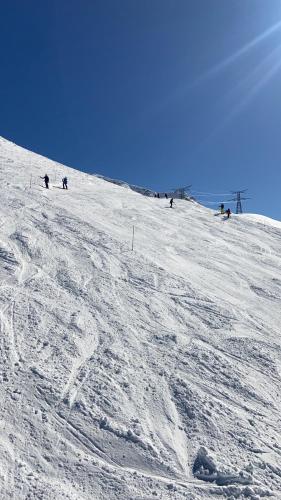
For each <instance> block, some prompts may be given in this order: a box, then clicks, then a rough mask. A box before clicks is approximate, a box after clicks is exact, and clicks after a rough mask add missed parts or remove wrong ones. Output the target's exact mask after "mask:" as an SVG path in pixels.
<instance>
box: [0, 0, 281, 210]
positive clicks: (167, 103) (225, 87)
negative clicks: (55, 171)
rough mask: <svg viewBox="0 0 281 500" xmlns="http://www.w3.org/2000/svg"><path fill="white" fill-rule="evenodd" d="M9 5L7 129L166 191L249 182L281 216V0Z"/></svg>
mask: <svg viewBox="0 0 281 500" xmlns="http://www.w3.org/2000/svg"><path fill="white" fill-rule="evenodd" d="M0 6H1V21H0V42H1V78H0V90H1V129H0V135H2V136H4V137H6V138H7V139H10V140H12V141H14V142H16V143H18V144H20V145H22V146H25V147H27V148H29V149H31V150H33V151H36V152H39V153H41V154H43V155H46V156H48V157H50V158H53V159H56V160H58V161H60V162H62V163H65V164H68V165H70V166H73V167H75V168H78V169H81V170H84V171H87V172H97V173H100V174H103V175H106V176H109V177H114V178H119V179H123V180H126V181H128V182H131V183H134V184H138V185H143V186H145V187H151V188H152V189H154V190H157V191H165V190H168V189H169V188H171V187H175V186H180V185H186V184H192V186H193V190H194V191H199V192H203V193H218V194H219V193H227V192H228V191H229V190H236V189H244V188H248V196H250V197H251V200H249V201H248V202H247V203H246V204H245V209H246V210H247V211H252V212H258V213H263V214H266V215H269V216H272V217H275V218H278V219H279V218H281V217H280V206H281V199H280V186H281V169H280V165H281V1H280V0H79V1H77V0H48V1H46V2H40V1H38V0H26V1H22V0H9V2H7V1H4V0H3V1H1V0H0ZM222 198H225V199H227V198H228V197H225V196H221V195H220V194H219V195H218V196H212V195H210V196H209V195H207V196H205V197H202V199H205V200H206V201H207V202H211V201H214V202H216V201H220V200H221V199H222Z"/></svg>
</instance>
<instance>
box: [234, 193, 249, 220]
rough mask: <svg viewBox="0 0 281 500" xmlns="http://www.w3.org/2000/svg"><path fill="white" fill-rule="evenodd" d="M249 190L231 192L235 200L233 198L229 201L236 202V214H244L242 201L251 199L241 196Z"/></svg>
mask: <svg viewBox="0 0 281 500" xmlns="http://www.w3.org/2000/svg"><path fill="white" fill-rule="evenodd" d="M246 191H247V189H241V190H240V191H231V193H232V194H235V198H231V200H229V201H236V213H237V214H242V213H243V210H242V203H241V201H242V200H249V199H250V198H245V196H241V194H243V193H245V192H246Z"/></svg>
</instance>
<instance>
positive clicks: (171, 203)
mask: <svg viewBox="0 0 281 500" xmlns="http://www.w3.org/2000/svg"><path fill="white" fill-rule="evenodd" d="M173 203H174V198H171V199H170V208H173Z"/></svg>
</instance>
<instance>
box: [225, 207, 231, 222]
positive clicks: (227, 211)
mask: <svg viewBox="0 0 281 500" xmlns="http://www.w3.org/2000/svg"><path fill="white" fill-rule="evenodd" d="M225 213H226V215H227V218H228V219H229V217H230V214H231V210H230V208H228V209H227V210H226V212H225Z"/></svg>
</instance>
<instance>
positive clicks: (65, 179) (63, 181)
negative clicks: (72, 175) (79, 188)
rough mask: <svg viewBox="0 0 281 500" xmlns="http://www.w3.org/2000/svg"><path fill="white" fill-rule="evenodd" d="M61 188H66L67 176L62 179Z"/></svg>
mask: <svg viewBox="0 0 281 500" xmlns="http://www.w3.org/2000/svg"><path fill="white" fill-rule="evenodd" d="M62 189H67V177H64V178H63V179H62Z"/></svg>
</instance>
